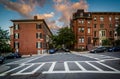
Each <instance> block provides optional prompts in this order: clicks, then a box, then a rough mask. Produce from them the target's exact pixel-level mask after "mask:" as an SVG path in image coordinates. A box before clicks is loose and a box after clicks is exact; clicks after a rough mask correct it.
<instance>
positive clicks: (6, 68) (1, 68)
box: [0, 65, 10, 73]
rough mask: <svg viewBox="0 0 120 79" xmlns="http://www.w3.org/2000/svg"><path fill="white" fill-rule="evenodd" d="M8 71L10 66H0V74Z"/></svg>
mask: <svg viewBox="0 0 120 79" xmlns="http://www.w3.org/2000/svg"><path fill="white" fill-rule="evenodd" d="M8 69H10V66H5V65H0V73H2V72H4V71H6V70H8Z"/></svg>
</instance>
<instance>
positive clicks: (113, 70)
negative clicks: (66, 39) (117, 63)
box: [0, 61, 120, 76]
mask: <svg viewBox="0 0 120 79" xmlns="http://www.w3.org/2000/svg"><path fill="white" fill-rule="evenodd" d="M69 62H72V63H73V64H74V65H76V66H78V68H79V69H78V70H72V69H70V68H69V66H70V64H68V63H69ZM82 62H84V63H86V66H88V67H89V66H91V67H93V69H92V70H88V69H86V68H85V67H84V65H82ZM93 62H94V63H96V64H98V65H102V66H103V68H102V69H101V68H100V67H99V66H96V65H95V64H93ZM49 63H51V65H50V66H49V69H48V70H47V71H44V70H43V71H41V73H43V74H53V73H108V74H112V73H114V74H120V70H118V69H116V68H113V67H111V66H108V65H106V64H104V63H101V62H100V61H65V62H62V63H61V64H64V66H63V67H64V69H65V70H54V69H55V66H57V64H58V62H57V61H55V62H41V63H39V64H38V63H24V64H21V65H20V66H18V67H16V68H13V69H11V70H8V71H6V72H3V73H1V74H0V76H5V75H7V74H10V75H26V74H34V73H36V72H37V71H38V70H40V69H41V68H42V67H43V66H44V65H45V64H49ZM36 64H37V65H38V66H37V67H35V68H34V66H35V65H36ZM59 64H60V63H59ZM24 66H25V67H24ZM31 67H32V68H33V69H32V70H29V69H30V68H31ZM19 68H22V69H21V70H20V69H19ZM104 68H108V69H109V71H108V70H105V69H104ZM27 70H29V71H28V72H24V71H27Z"/></svg>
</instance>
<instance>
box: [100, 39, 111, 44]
mask: <svg viewBox="0 0 120 79" xmlns="http://www.w3.org/2000/svg"><path fill="white" fill-rule="evenodd" d="M102 45H103V46H107V45H110V40H109V39H105V40H103V41H102Z"/></svg>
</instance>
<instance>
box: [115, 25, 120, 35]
mask: <svg viewBox="0 0 120 79" xmlns="http://www.w3.org/2000/svg"><path fill="white" fill-rule="evenodd" d="M116 31H117V35H118V36H120V25H119V26H118V27H117V29H116Z"/></svg>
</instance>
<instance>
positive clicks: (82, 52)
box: [71, 51, 89, 54]
mask: <svg viewBox="0 0 120 79" xmlns="http://www.w3.org/2000/svg"><path fill="white" fill-rule="evenodd" d="M71 53H77V54H87V53H89V51H80V52H78V51H71Z"/></svg>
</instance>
